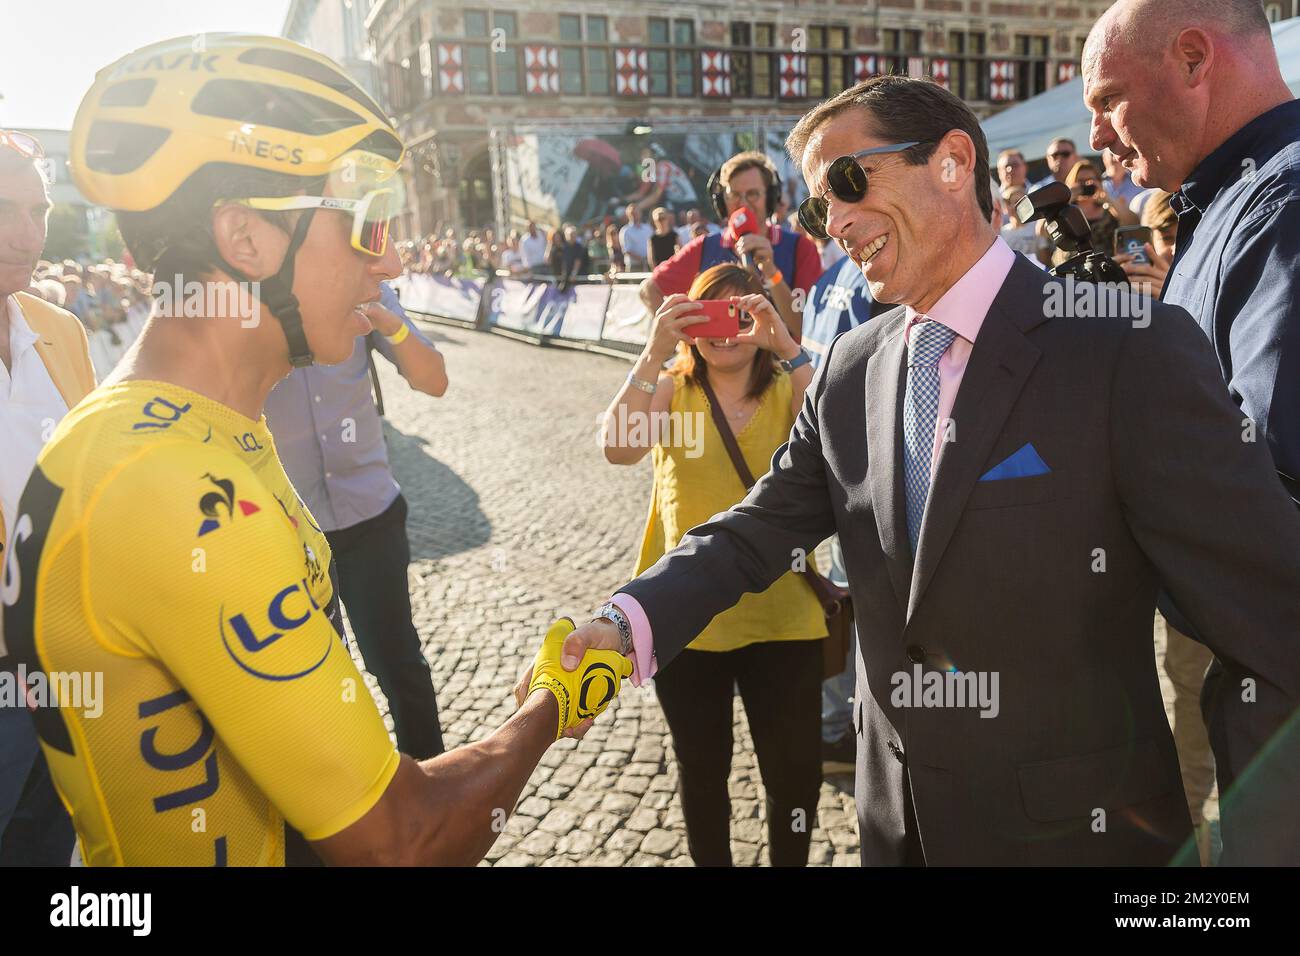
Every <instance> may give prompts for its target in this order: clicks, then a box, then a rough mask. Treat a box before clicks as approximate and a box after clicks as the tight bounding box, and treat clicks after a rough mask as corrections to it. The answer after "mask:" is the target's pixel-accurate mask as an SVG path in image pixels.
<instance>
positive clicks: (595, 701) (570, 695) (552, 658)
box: [515, 617, 632, 740]
mask: <svg viewBox="0 0 1300 956" xmlns="http://www.w3.org/2000/svg"><path fill="white" fill-rule="evenodd" d="M588 627H589V625H588ZM574 630H575V628H574V624H573V621H571V620H570V619H569V618H567V617H562V618H560V619H559V620H558V621H556V622H555V623H554V624H552V625H551V626H550V628H549V629H548V630H547V632H546V638H545V639H544V640H543V641H542V646H541V649H540V650H539V651H538V652H537V656H536V657H535V658H534V659H533V666H532V667H531V668H530V669H529V670H528V671H526V672H525V673H524V676H523V677H521V678H520V679H519V683H517V684H516V685H515V702H516V703H517V704H522V703H523V702H524V700H526V699H527V698H528V696H529V695H530V694H532V693H533V691H535V690H546V691H550V693H551V694H552V695H553V696H554V697H555V701H556V703H557V704H558V705H559V711H560V715H559V723H558V728H557V730H556V732H555V739H556V740H559V739H560V738H561V737H563V736H565V735H566V734H567V735H568V736H570V737H581V736H582V735H583V734H585V733H586V732H587V729H588V728H589V727H590V726H591V722H592V721H593V720H594V719H595V718H596V716H597V715H598V714H600V713H601V712H603V711H604V710H605V708H606V707H608V706H609V702H610V701H611V700H613V699H614V698H615V697H617V696H618V692H619V688H620V687H621V686H622V683H623V679H624V678H626V677H631V676H632V662H631V661H629V660H628V659H627V658H626V657H624V656H623V655H622V654H620V653H619V652H618V651H614V650H603V649H599V648H596V647H585V646H584V644H583V643H582V642H581V637H587V633H584V634H583V635H581V637H580V638H579V642H575V643H577V644H578V649H579V650H585V653H584V654H583V656H582V659H581V660H580V661H579V662H578V665H577V667H576V668H575V669H574V670H566V669H565V667H564V665H563V663H562V661H561V659H562V657H563V656H566V655H564V644H565V638H567V637H568V636H569V635H570V634H571V633H573V632H574ZM583 631H584V632H586V631H587V627H584V628H583ZM590 642H591V640H590V638H588V640H587V642H585V643H587V644H589V643H590ZM567 656H568V658H569V659H570V660H572V659H573V658H574V656H575V653H574V649H573V648H571V649H570V652H569V654H568V655H567Z"/></svg>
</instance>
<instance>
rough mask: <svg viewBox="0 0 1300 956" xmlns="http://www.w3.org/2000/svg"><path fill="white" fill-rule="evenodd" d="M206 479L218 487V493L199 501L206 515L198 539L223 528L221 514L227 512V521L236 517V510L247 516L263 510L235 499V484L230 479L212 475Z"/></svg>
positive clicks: (214, 492) (208, 495) (211, 493)
mask: <svg viewBox="0 0 1300 956" xmlns="http://www.w3.org/2000/svg"><path fill="white" fill-rule="evenodd" d="M203 477H204V478H206V479H208V481H210V482H212V483H213V484H214V485H216V487H217V490H216V491H209V492H208V493H207V494H205V495H204V496H203V497H202V498H200V499H199V510H200V511H201V512H203V514H204V515H205V517H204V519H203V523H202V524H201V525H199V533H198V537H200V538H201V537H203V536H204V535H205V534H208V533H210V532H212V531H216V530H217V529H218V528H220V527H221V521H222V518H221V512H222V510H224V511H225V512H226V515H225V517H226V520H230V519H233V518H234V517H235V508H236V507H238V508H239V513H240V514H242V515H245V516H248V515H253V514H257V513H258V512H259V511H261V510H262V509H261V508H259V507H258V506H257V505H255V504H253V502H251V501H249V500H247V499H246V498H238V499H237V498H236V497H235V483H234V482H233V481H231V480H230V479H229V478H217V477H216V476H214V475H211V474H204V476H203Z"/></svg>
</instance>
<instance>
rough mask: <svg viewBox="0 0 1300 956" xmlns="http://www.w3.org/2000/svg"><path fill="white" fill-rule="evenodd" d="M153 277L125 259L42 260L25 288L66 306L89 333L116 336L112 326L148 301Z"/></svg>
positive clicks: (147, 303)
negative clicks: (90, 261)
mask: <svg viewBox="0 0 1300 956" xmlns="http://www.w3.org/2000/svg"><path fill="white" fill-rule="evenodd" d="M152 285H153V277H152V276H150V275H149V274H148V273H145V272H141V271H140V270H139V269H136V268H133V267H132V266H131V265H129V264H128V263H125V262H117V261H115V260H113V259H104V260H103V261H102V262H97V263H81V262H77V261H76V260H74V259H64V260H63V261H62V262H48V261H45V260H42V261H41V262H39V263H38V264H37V266H36V270H35V271H34V272H33V273H32V283H31V287H30V288H29V289H28V291H29V292H30V293H31V294H32V295H35V296H39V297H40V298H42V299H44V300H45V301H46V302H50V303H52V304H53V305H57V306H59V307H60V308H64V309H67V310H68V311H69V312H71V313H72V314H73V315H75V316H76V317H77V318H78V319H80V320H81V323H82V325H84V326H85V327H86V329H87V331H89V332H97V331H100V330H101V329H104V330H108V331H109V332H110V333H112V334H114V335H116V333H115V332H114V326H116V325H117V324H118V323H120V322H123V321H125V320H126V317H127V315H128V313H130V312H131V311H132V310H133V309H134V308H136V307H137V306H140V305H144V306H146V307H147V306H148V305H150V304H151V303H152V301H153V300H152V296H151V294H150V289H151V287H152Z"/></svg>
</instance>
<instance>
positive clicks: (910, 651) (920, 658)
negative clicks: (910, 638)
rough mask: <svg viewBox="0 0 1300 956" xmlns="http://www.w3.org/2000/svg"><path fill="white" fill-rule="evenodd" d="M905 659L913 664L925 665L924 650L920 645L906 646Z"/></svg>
mask: <svg viewBox="0 0 1300 956" xmlns="http://www.w3.org/2000/svg"><path fill="white" fill-rule="evenodd" d="M907 659H908V660H909V661H911V662H912V663H913V664H924V663H925V648H924V647H922V646H921V645H920V644H908V645H907Z"/></svg>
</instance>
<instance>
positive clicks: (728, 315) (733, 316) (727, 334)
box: [682, 299, 741, 339]
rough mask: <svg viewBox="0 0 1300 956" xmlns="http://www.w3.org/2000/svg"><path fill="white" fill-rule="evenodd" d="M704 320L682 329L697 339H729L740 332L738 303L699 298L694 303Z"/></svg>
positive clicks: (727, 300)
mask: <svg viewBox="0 0 1300 956" xmlns="http://www.w3.org/2000/svg"><path fill="white" fill-rule="evenodd" d="M695 304H696V305H697V306H699V309H700V311H701V312H703V313H704V316H705V321H703V322H698V323H696V324H695V325H687V326H684V327H683V328H682V331H683V332H685V333H686V334H687V335H689V336H692V337H694V338H697V339H729V338H735V336H737V335H738V334H739V333H740V314H741V313H740V304H739V303H737V302H732V301H730V300H729V299H700V300H699V301H698V302H696V303H695Z"/></svg>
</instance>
